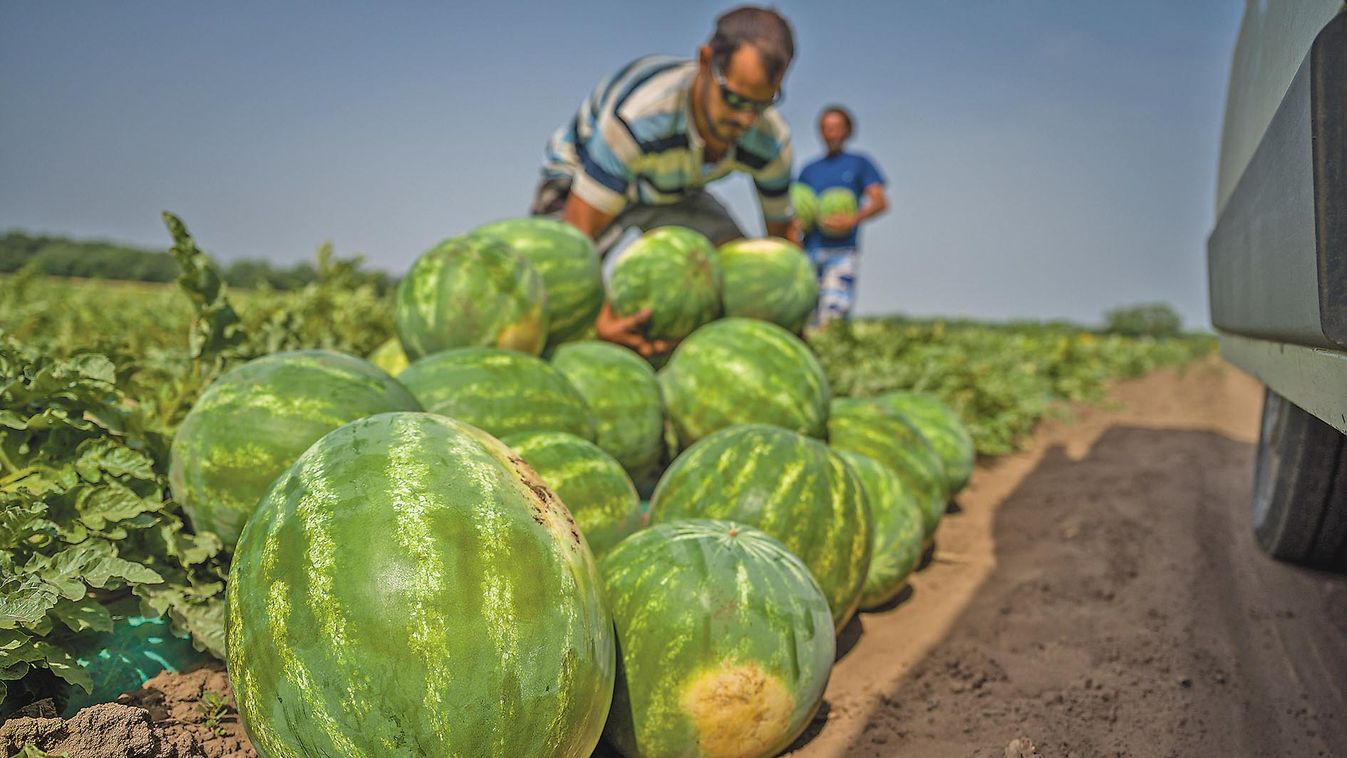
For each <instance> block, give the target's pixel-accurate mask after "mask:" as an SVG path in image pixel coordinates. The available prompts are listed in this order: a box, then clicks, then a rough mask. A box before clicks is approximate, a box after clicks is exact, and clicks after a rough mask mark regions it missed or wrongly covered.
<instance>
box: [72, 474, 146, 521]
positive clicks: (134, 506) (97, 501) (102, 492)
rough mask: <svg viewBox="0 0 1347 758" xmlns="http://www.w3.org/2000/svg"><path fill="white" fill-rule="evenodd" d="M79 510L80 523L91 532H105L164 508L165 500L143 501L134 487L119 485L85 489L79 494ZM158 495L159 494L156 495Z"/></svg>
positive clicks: (79, 490) (77, 503)
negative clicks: (116, 525)
mask: <svg viewBox="0 0 1347 758" xmlns="http://www.w3.org/2000/svg"><path fill="white" fill-rule="evenodd" d="M77 492H78V494H77V495H76V498H75V507H76V508H78V509H79V512H80V521H82V522H84V525H85V526H87V527H89V528H90V529H95V530H97V529H103V528H105V527H106V526H107V524H108V523H109V522H114V523H115V522H117V521H121V520H123V519H128V518H132V517H133V516H138V515H140V514H142V513H147V512H150V511H156V510H159V509H160V508H162V507H163V505H164V501H163V498H162V497H157V496H150V497H142V496H140V495H137V494H136V493H135V491H133V490H132V489H131V488H130V487H127V486H126V485H124V484H121V483H119V482H115V481H108V482H105V483H104V484H101V485H84V486H82V487H80V488H78V490H77ZM156 495H157V493H156Z"/></svg>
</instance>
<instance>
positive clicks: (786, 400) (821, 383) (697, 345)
mask: <svg viewBox="0 0 1347 758" xmlns="http://www.w3.org/2000/svg"><path fill="white" fill-rule="evenodd" d="M660 386H661V387H663V389H664V405H665V409H666V411H667V412H668V415H669V418H670V420H672V421H673V426H674V430H675V431H676V432H677V434H678V439H679V441H680V442H681V443H682V445H683V446H684V447H686V446H688V445H691V444H692V443H693V442H696V441H697V440H699V439H701V438H702V437H705V436H706V435H708V434H710V433H711V432H714V431H716V430H717V429H724V428H725V427H727V426H733V425H735V424H773V425H775V426H780V427H782V428H785V429H790V430H791V431H795V432H799V433H801V434H807V435H809V436H811V437H818V438H823V436H824V435H825V434H826V428H827V421H828V398H829V391H828V378H827V377H826V376H825V375H824V373H823V367H822V366H820V365H819V362H818V359H817V358H815V357H814V354H813V353H812V352H810V351H809V348H808V347H807V346H806V345H805V344H804V342H802V341H801V340H800V339H799V338H797V337H796V336H795V335H793V334H791V333H790V332H788V331H786V330H785V329H782V328H781V327H779V326H777V325H776V324H772V323H768V322H766V321H759V320H757V319H747V318H727V319H721V320H720V321H717V322H715V323H713V324H708V325H707V326H704V327H702V328H701V329H698V330H697V332H696V333H695V334H693V335H692V336H691V337H689V338H688V339H687V340H686V341H685V342H684V343H683V344H681V345H679V346H678V349H677V350H675V351H674V353H673V357H671V358H670V359H669V365H667V366H665V367H664V370H663V371H662V372H660Z"/></svg>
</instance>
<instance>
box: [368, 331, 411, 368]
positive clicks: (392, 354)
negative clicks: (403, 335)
mask: <svg viewBox="0 0 1347 758" xmlns="http://www.w3.org/2000/svg"><path fill="white" fill-rule="evenodd" d="M369 362H370V363H373V364H374V365H375V366H378V367H379V368H380V369H382V370H383V372H384V373H386V374H388V375H389V376H397V375H398V374H401V373H402V370H403V369H404V368H407V354H406V353H404V352H402V343H401V342H398V338H397V337H389V338H388V340H387V341H386V342H384V343H383V344H382V345H380V346H378V347H376V348H374V352H372V353H370V354H369Z"/></svg>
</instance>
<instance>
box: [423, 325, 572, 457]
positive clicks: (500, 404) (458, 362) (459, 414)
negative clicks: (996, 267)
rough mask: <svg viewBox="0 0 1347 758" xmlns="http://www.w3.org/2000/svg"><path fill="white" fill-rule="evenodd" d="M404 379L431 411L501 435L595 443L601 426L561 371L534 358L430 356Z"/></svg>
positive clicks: (504, 353)
mask: <svg viewBox="0 0 1347 758" xmlns="http://www.w3.org/2000/svg"><path fill="white" fill-rule="evenodd" d="M398 376H399V381H401V382H402V384H403V385H404V386H405V387H406V388H407V389H409V390H411V391H412V394H413V395H415V396H416V399H417V400H420V401H421V405H422V406H423V407H424V408H425V409H426V410H428V411H431V412H432V413H441V414H444V415H445V416H451V417H453V418H457V419H462V420H464V421H466V422H468V423H469V424H472V425H473V426H477V427H480V428H482V429H485V430H486V431H487V432H488V433H490V434H494V435H495V436H497V437H504V436H506V435H508V434H515V433H518V432H570V433H571V434H574V435H575V436H577V437H581V438H583V439H586V440H589V441H591V442H593V441H594V434H595V426H596V423H597V422H596V421H595V419H594V413H593V411H591V410H590V409H589V404H588V403H586V402H585V399H584V398H583V397H581V395H580V393H579V392H577V391H576V389H575V387H573V386H572V385H571V383H570V382H569V381H568V380H567V379H566V377H565V376H564V375H562V373H561V372H560V371H557V370H556V369H554V368H552V366H550V365H549V364H548V363H546V362H545V361H543V360H542V359H541V358H537V357H535V356H532V355H525V354H523V353H520V352H516V351H514V350H502V349H500V348H495V347H464V348H459V349H458V350H445V351H443V352H440V353H435V354H433V355H428V356H426V357H425V358H422V359H420V360H418V361H415V362H413V363H412V365H410V366H408V367H407V369H406V370H405V371H403V372H402V373H401V374H399V375H398Z"/></svg>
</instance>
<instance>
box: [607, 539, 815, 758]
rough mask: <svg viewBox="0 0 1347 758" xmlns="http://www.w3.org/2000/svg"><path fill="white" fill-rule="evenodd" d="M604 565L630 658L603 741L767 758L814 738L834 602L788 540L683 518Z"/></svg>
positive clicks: (631, 757) (647, 752) (656, 751)
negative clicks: (811, 728)
mask: <svg viewBox="0 0 1347 758" xmlns="http://www.w3.org/2000/svg"><path fill="white" fill-rule="evenodd" d="M599 568H600V572H601V573H602V574H603V582H604V590H605V593H606V595H607V597H608V602H609V605H610V606H611V607H612V610H613V621H614V623H615V624H616V626H617V637H618V644H619V648H620V653H619V654H620V656H621V661H620V663H619V667H618V668H619V673H618V680H617V686H616V687H615V689H614V691H613V707H612V710H611V711H610V715H609V718H608V725H607V726H606V727H605V728H604V737H605V739H606V740H607V741H608V742H609V743H611V744H613V745H614V746H616V747H617V748H618V750H620V751H621V752H622V754H623V755H625V756H628V758H642V757H643V756H673V755H687V756H696V755H702V756H744V758H753V757H754V756H763V757H764V758H765V757H766V756H772V755H776V754H777V753H779V752H781V750H783V749H784V748H785V747H786V746H788V745H789V744H790V743H791V741H792V740H794V739H795V738H796V737H797V736H798V735H799V734H800V732H802V731H804V728H805V726H807V725H808V724H809V721H810V719H811V718H812V717H813V715H814V712H815V711H816V710H817V709H818V706H819V703H821V702H822V700H823V690H824V686H825V685H826V684H827V682H828V674H829V670H830V668H831V667H832V662H833V657H834V655H835V647H836V641H835V639H834V636H833V629H832V619H831V617H830V616H829V614H828V601H827V600H826V599H825V598H824V597H823V593H822V591H821V590H820V589H819V586H818V584H817V583H816V582H815V581H814V579H813V577H812V576H810V574H809V570H808V568H806V567H805V565H804V564H803V563H801V562H800V559H799V558H796V557H795V556H794V555H793V554H791V553H790V551H788V550H786V548H785V547H784V546H783V545H782V544H781V543H780V542H777V541H776V540H774V539H772V538H771V537H769V536H767V535H766V534H763V533H762V532H760V531H758V530H757V529H754V528H752V527H749V526H744V525H741V524H736V523H732V522H728V521H709V520H689V521H674V522H670V523H667V524H660V525H659V526H655V527H652V528H650V529H647V530H645V531H643V532H641V533H639V534H636V535H634V536H632V537H631V538H630V539H627V540H626V541H624V542H623V543H622V544H621V545H619V546H618V548H617V549H616V550H614V551H613V552H612V553H610V554H609V555H608V556H607V557H605V558H604V559H603V561H602V562H601V563H600V565H599Z"/></svg>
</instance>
